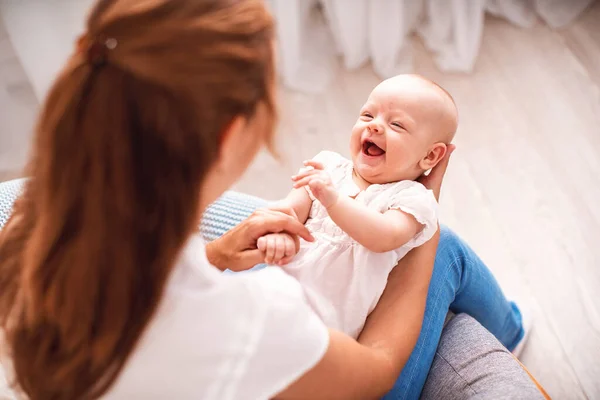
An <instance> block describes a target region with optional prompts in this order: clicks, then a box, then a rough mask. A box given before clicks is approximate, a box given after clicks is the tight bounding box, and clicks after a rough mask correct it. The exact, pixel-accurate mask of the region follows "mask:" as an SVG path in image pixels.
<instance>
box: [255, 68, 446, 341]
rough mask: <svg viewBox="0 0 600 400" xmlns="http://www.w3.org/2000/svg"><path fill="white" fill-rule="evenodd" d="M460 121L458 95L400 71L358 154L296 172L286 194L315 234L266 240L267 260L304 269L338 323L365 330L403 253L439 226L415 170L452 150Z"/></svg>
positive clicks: (306, 282) (375, 105)
mask: <svg viewBox="0 0 600 400" xmlns="http://www.w3.org/2000/svg"><path fill="white" fill-rule="evenodd" d="M456 128H457V110H456V106H455V104H454V101H453V99H452V97H451V96H450V95H449V94H448V92H446V91H445V90H444V89H442V88H441V87H439V86H438V85H436V84H435V83H433V82H431V81H429V80H427V79H425V78H423V77H420V76H417V75H400V76H396V77H394V78H391V79H388V80H385V81H383V82H382V83H381V84H379V85H378V86H377V87H375V89H373V91H372V92H371V94H370V96H369V98H368V99H367V102H366V103H365V105H364V106H363V107H362V109H361V111H360V116H359V117H358V120H357V121H356V124H355V125H354V127H353V128H352V135H351V137H350V154H351V157H352V160H348V159H346V158H344V157H342V156H341V155H339V154H337V153H333V152H330V151H323V152H321V153H319V154H318V155H317V156H316V157H315V158H314V159H312V160H310V161H306V162H305V163H304V164H305V168H303V169H301V170H300V172H299V173H298V174H297V175H295V176H293V177H292V180H293V181H294V189H293V190H292V191H291V192H290V194H289V195H288V196H287V197H286V199H285V200H283V201H282V202H283V203H284V205H285V206H289V207H291V208H292V209H293V210H294V211H295V213H296V216H297V217H298V220H300V221H301V222H303V223H305V225H306V226H307V227H308V229H309V230H310V231H311V233H312V234H313V236H314V237H315V239H316V240H315V241H314V242H312V243H309V242H305V241H301V243H300V248H299V251H298V253H297V254H295V253H296V246H295V243H294V240H293V239H292V237H291V236H289V235H287V234H285V233H275V234H269V235H266V236H263V237H261V238H260V239H259V240H258V243H257V246H258V248H259V249H261V250H262V251H264V252H265V254H266V260H265V261H266V262H267V263H270V264H277V265H279V266H280V267H281V268H283V269H284V270H285V271H286V272H287V273H289V274H290V275H292V276H294V277H295V278H297V279H298V280H299V281H300V282H301V283H302V285H303V287H304V289H305V291H306V295H307V298H308V300H309V302H310V303H311V305H312V306H313V308H314V309H315V311H316V312H317V313H318V314H319V315H320V317H321V318H322V319H323V321H324V322H325V323H326V324H327V325H328V326H329V327H331V328H336V329H338V330H341V331H343V332H345V333H347V334H349V335H351V336H353V337H355V338H356V337H358V335H359V334H360V332H361V330H362V328H363V326H364V323H365V320H366V318H367V316H368V315H369V313H370V312H371V311H372V310H373V309H374V308H375V305H376V304H377V302H378V300H379V298H380V297H381V294H382V292H383V289H384V288H385V285H386V282H387V278H388V275H389V273H390V272H391V270H392V269H393V268H394V266H395V265H396V264H397V263H398V261H399V260H400V259H401V258H402V257H404V256H405V255H406V253H408V251H409V250H410V249H412V248H414V247H417V246H420V245H421V244H423V243H425V242H426V241H428V240H429V239H430V238H431V237H432V236H433V235H434V233H435V231H436V230H437V223H438V222H437V205H438V204H437V202H436V200H435V198H434V196H433V193H432V192H431V191H429V190H427V189H426V188H425V187H424V186H423V185H421V184H420V183H418V182H416V181H415V180H416V179H417V178H418V177H420V176H421V175H422V174H423V173H424V172H425V171H427V170H429V169H431V168H433V167H435V165H436V164H437V163H438V162H439V161H440V160H441V159H442V158H443V157H444V155H445V154H446V151H447V145H448V144H449V143H450V141H451V140H452V138H453V136H454V133H455V132H456Z"/></svg>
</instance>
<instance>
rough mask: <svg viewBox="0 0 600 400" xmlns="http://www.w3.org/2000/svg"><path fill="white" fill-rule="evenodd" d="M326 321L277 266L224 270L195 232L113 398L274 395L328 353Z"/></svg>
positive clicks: (109, 395)
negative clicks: (246, 270) (236, 271)
mask: <svg viewBox="0 0 600 400" xmlns="http://www.w3.org/2000/svg"><path fill="white" fill-rule="evenodd" d="M328 344H329V334H328V331H327V328H326V327H325V325H324V324H323V323H322V322H321V321H320V319H319V318H318V317H317V315H315V313H314V312H313V311H312V310H311V308H310V306H309V305H308V303H307V301H306V299H305V297H304V294H303V292H302V289H301V287H300V285H299V284H298V282H297V281H296V280H294V279H293V278H291V277H289V276H287V275H286V274H285V273H284V272H282V271H281V270H277V269H265V270H262V271H257V272H249V273H244V274H232V275H223V274H222V273H221V272H220V271H218V270H217V269H216V268H215V267H213V266H212V265H210V264H209V262H208V260H207V259H206V255H205V251H204V243H203V242H202V240H201V239H200V238H198V237H193V238H192V239H190V241H189V243H188V244H187V246H186V248H185V250H184V251H183V254H182V256H181V259H180V261H179V263H178V265H177V266H176V268H175V270H174V272H173V274H172V276H171V278H170V281H169V283H168V286H167V288H166V292H165V294H164V298H163V299H162V301H161V304H160V307H159V309H158V311H157V313H156V315H155V316H154V318H153V319H152V321H151V322H150V324H149V326H148V327H147V330H146V331H145V333H144V334H143V335H142V337H141V339H140V341H139V343H138V345H137V348H136V349H135V351H134V353H133V354H132V356H131V357H130V358H129V360H128V361H127V364H126V366H125V368H124V369H123V371H122V372H121V374H120V376H119V377H118V378H117V381H116V382H115V384H114V385H113V386H112V387H111V389H110V390H109V392H108V393H107V395H106V398H108V399H218V400H225V399H236V400H237V399H268V398H271V397H273V396H274V395H276V394H277V393H279V392H281V391H282V390H283V389H285V388H286V387H287V386H289V384H291V383H292V382H294V381H295V380H296V379H298V378H299V377H300V376H301V375H303V374H304V373H305V372H306V371H307V370H309V369H310V368H312V367H313V366H314V365H315V364H317V363H318V361H319V360H320V359H321V358H322V357H323V354H324V353H325V351H326V350H327V346H328Z"/></svg>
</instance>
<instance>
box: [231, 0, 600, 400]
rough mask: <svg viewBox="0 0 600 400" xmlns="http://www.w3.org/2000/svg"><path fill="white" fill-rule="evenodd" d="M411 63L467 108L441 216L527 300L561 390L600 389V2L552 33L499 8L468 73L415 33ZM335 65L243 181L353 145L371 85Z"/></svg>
mask: <svg viewBox="0 0 600 400" xmlns="http://www.w3.org/2000/svg"><path fill="white" fill-rule="evenodd" d="M415 67H416V72H418V73H421V74H424V75H426V76H428V77H430V78H432V79H433V80H435V81H437V82H438V83H440V84H441V85H442V86H444V87H445V88H446V89H448V90H449V91H450V92H451V93H452V94H453V95H454V97H455V99H456V100H457V103H458V106H459V109H460V126H459V133H458V135H457V139H456V143H457V146H458V148H457V151H456V152H455V155H454V156H453V160H452V163H451V167H450V170H449V172H448V177H447V179H446V181H445V186H444V189H443V196H442V199H441V204H442V220H443V222H445V223H446V224H448V225H450V226H451V227H452V228H454V229H455V230H456V231H457V232H459V233H460V234H461V235H462V236H463V237H464V238H465V239H466V240H467V241H468V242H469V243H470V244H471V245H472V246H473V247H474V248H475V249H476V250H477V252H478V253H479V254H480V255H481V257H482V258H483V259H484V261H486V262H487V263H488V265H489V266H490V268H491V269H492V270H493V271H494V273H495V274H496V276H497V277H498V279H499V280H500V282H501V284H502V286H503V287H504V288H505V291H506V293H507V294H508V295H509V296H510V297H514V298H517V299H519V298H520V299H525V300H526V301H527V302H528V303H529V304H530V305H531V314H532V315H533V317H534V329H533V331H532V335H531V338H530V342H529V345H528V347H527V348H526V350H525V353H524V355H523V360H524V363H525V364H526V365H527V366H528V367H529V368H530V370H531V371H532V373H533V374H534V375H535V376H536V377H537V378H538V379H539V380H540V382H541V383H542V384H543V385H544V386H545V387H546V388H547V390H548V392H549V393H550V395H551V396H552V397H554V398H556V399H581V398H586V397H587V398H590V399H600V296H599V295H598V292H599V291H600V201H599V200H598V199H600V158H599V157H598V154H600V3H596V5H595V6H594V7H593V8H592V9H591V10H590V11H589V12H588V13H587V14H586V15H584V16H583V17H582V18H581V19H580V20H579V21H577V22H576V23H575V24H574V25H572V26H571V27H569V28H568V29H565V30H563V31H559V32H554V31H552V30H550V29H549V28H547V27H545V26H541V25H540V26H536V27H535V28H533V29H530V30H521V29H519V28H516V27H514V26H511V25H509V24H508V23H506V22H503V21H500V20H495V19H490V20H489V21H488V23H487V24H486V30H485V36H484V40H483V45H482V49H481V55H480V57H479V59H478V62H477V66H476V70H475V72H474V73H473V74H472V75H459V74H456V75H450V74H443V73H440V72H439V71H438V70H437V69H436V68H435V66H434V64H433V62H432V60H431V57H430V56H429V55H428V54H427V52H426V51H425V50H424V49H423V47H422V46H421V45H420V44H418V43H417V45H416V57H415ZM378 81H379V80H378V78H377V77H376V76H374V74H373V73H372V71H371V70H370V68H369V67H365V68H363V69H362V70H360V71H356V72H345V71H340V72H339V74H338V78H337V80H336V81H335V82H334V84H333V85H332V86H331V88H330V89H329V90H328V91H327V92H326V93H323V94H321V95H305V94H299V93H293V92H290V91H287V90H282V91H281V108H282V109H281V126H280V134H279V142H280V145H279V149H280V152H281V153H282V159H283V160H285V161H284V162H282V163H277V162H275V161H274V160H272V159H270V158H269V157H268V156H266V155H261V156H260V157H259V159H258V160H257V161H256V162H255V163H254V165H253V166H252V167H251V169H250V171H249V172H248V174H247V175H246V176H245V177H244V178H243V179H242V180H241V182H239V184H238V185H237V188H238V189H239V190H243V191H245V192H249V193H253V194H256V195H259V196H263V197H265V196H266V197H268V198H273V199H274V198H278V197H281V196H283V195H284V194H285V193H286V192H287V190H288V189H289V187H290V180H289V176H290V175H291V174H292V173H293V172H294V171H295V170H296V169H297V168H298V166H299V165H300V163H301V161H302V160H304V159H306V158H309V157H312V156H313V155H315V154H316V153H317V152H318V151H319V150H321V149H329V150H335V151H338V152H341V153H343V154H347V147H348V138H349V134H350V127H351V126H352V125H353V123H354V121H355V119H356V118H357V115H358V114H357V113H358V110H359V108H360V106H361V105H362V103H363V102H364V100H365V99H366V97H367V95H368V93H369V91H370V90H371V88H372V87H373V86H374V85H375V84H377V83H378Z"/></svg>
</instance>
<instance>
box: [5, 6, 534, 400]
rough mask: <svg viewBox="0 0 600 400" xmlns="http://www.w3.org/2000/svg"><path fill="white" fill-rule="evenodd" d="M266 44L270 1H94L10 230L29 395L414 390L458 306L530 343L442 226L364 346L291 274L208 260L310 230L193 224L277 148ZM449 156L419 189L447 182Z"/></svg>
mask: <svg viewBox="0 0 600 400" xmlns="http://www.w3.org/2000/svg"><path fill="white" fill-rule="evenodd" d="M272 40H273V22H272V20H271V17H270V16H269V14H268V13H267V11H266V10H265V8H264V5H263V4H262V2H261V1H259V0H237V1H234V0H210V1H209V0H205V1H201V2H200V1H196V0H179V1H173V0H146V1H143V2H134V1H131V0H103V1H99V2H98V4H97V5H96V7H95V8H94V10H93V12H92V13H91V16H90V18H89V21H88V25H87V33H86V35H84V36H83V37H82V39H81V40H80V43H79V46H78V51H77V52H76V53H75V54H74V55H73V56H72V57H71V59H70V60H69V62H68V64H67V66H66V67H65V69H64V70H63V72H62V74H61V75H60V76H59V78H58V79H57V81H56V82H55V84H54V87H53V88H52V90H51V92H50V94H49V96H48V99H47V100H46V103H45V105H44V108H43V110H42V114H41V117H40V120H39V124H38V128H37V135H36V141H35V144H34V154H33V157H32V160H31V161H32V162H31V164H30V165H31V171H30V175H31V176H32V179H31V180H30V181H29V183H28V185H27V187H26V189H25V192H24V194H23V196H22V197H21V199H20V200H19V201H18V204H16V206H15V211H14V214H13V216H12V218H11V220H10V221H9V222H8V224H7V226H6V228H5V229H4V230H3V231H2V232H1V233H0V260H1V261H0V324H1V326H2V329H3V332H4V338H3V340H4V346H3V347H4V348H5V349H6V353H7V354H6V356H7V357H9V359H10V365H11V369H12V371H13V372H14V374H13V375H14V378H15V379H14V381H15V385H16V387H17V388H18V389H19V390H21V391H22V392H24V393H25V394H26V395H27V396H29V397H30V398H32V399H73V398H97V397H100V396H103V395H106V396H107V397H109V398H177V399H185V398H203V399H204V398H206V399H228V398H229V399H244V398H246V399H256V398H271V397H278V398H282V399H287V398H290V399H293V398H311V399H318V398H324V399H334V398H341V399H345V398H361V399H362V398H376V397H380V396H383V395H385V394H386V393H387V392H388V391H389V390H390V389H392V388H393V390H392V392H390V394H389V395H390V396H394V398H400V397H407V398H415V397H418V395H419V393H420V390H421V387H422V385H423V382H424V380H425V378H426V376H427V372H428V369H429V366H430V364H431V360H432V358H433V354H434V351H435V348H436V345H437V342H438V340H439V337H440V332H441V329H442V325H443V320H444V317H445V314H446V313H447V311H448V308H449V307H450V306H452V307H454V308H456V309H457V310H459V311H468V312H470V313H471V314H473V315H474V316H475V317H478V315H477V313H478V311H481V310H485V309H487V310H488V311H489V310H490V309H492V310H494V315H496V316H497V317H498V318H495V319H494V320H489V321H486V320H485V319H483V320H482V322H483V323H484V325H485V326H486V327H487V328H488V329H490V330H491V331H492V333H494V334H495V335H496V336H498V337H499V338H500V339H501V340H502V341H503V343H504V344H505V345H507V346H509V347H511V346H514V345H515V344H516V342H518V341H519V340H520V338H521V337H522V335H523V332H522V329H521V323H520V316H519V314H518V311H517V310H516V309H515V310H513V309H512V307H511V304H510V303H509V302H507V301H506V299H505V298H504V296H503V295H502V293H501V291H500V289H499V287H498V285H497V283H496V282H495V280H494V279H493V277H492V276H491V275H490V273H489V271H488V270H487V269H486V268H485V266H484V265H483V264H482V263H481V261H480V260H479V259H478V258H477V257H476V256H475V255H474V254H473V253H472V252H471V251H470V250H469V249H468V248H467V247H466V246H465V245H464V244H462V243H461V242H460V241H459V239H458V238H456V237H455V236H454V235H453V234H452V233H450V232H448V231H442V234H441V239H439V236H440V235H439V234H438V235H436V236H435V237H434V239H432V240H431V241H430V242H428V243H427V244H425V245H423V246H422V247H420V248H419V249H418V250H416V251H413V252H412V253H411V254H409V255H408V256H407V257H405V258H404V259H403V260H402V262H401V265H399V267H398V268H396V269H395V270H394V272H393V273H392V275H391V276H390V279H389V284H388V287H387V289H386V292H385V293H384V295H383V297H382V298H381V300H380V302H379V304H378V306H377V308H376V310H375V311H374V312H373V313H372V314H371V315H370V317H369V320H368V321H367V324H366V326H365V328H364V331H363V332H362V334H361V336H360V338H359V339H358V341H355V340H353V339H351V338H349V337H347V336H345V335H343V334H342V333H339V332H336V331H333V330H327V328H326V327H325V326H324V325H323V324H322V322H321V321H320V320H319V319H318V318H317V317H316V316H315V314H313V312H312V310H311V309H310V308H309V306H308V305H307V303H306V302H305V300H304V297H303V295H302V291H301V288H300V287H299V284H298V283H297V282H296V281H294V280H293V279H292V278H290V277H288V276H286V275H285V274H284V273H283V272H282V271H280V270H277V269H268V270H263V271H259V272H256V273H252V274H237V275H236V274H234V275H224V274H220V273H218V272H217V269H215V268H214V267H213V266H212V265H210V264H209V261H210V263H211V264H213V265H214V266H216V267H217V268H218V269H221V270H223V269H225V268H229V269H233V270H237V271H241V270H245V269H248V268H250V267H251V266H253V265H254V264H256V263H257V262H259V261H260V260H261V259H262V258H263V257H264V255H263V254H261V253H260V252H259V251H258V250H257V249H256V239H257V238H258V237H260V236H262V235H264V234H265V233H268V232H280V231H286V232H288V233H290V234H292V235H296V236H300V237H303V238H305V239H307V240H310V234H309V233H308V231H307V230H306V228H305V227H304V226H302V225H301V224H299V223H298V222H297V220H295V219H294V218H292V217H290V216H289V215H288V214H289V211H288V210H264V211H258V212H256V213H255V214H254V215H253V216H251V217H250V218H249V219H248V220H247V221H245V222H244V223H242V224H241V225H240V226H238V227H237V228H236V229H234V230H232V231H231V232H229V233H228V234H226V235H225V236H224V237H223V238H221V239H219V240H217V241H215V242H213V243H211V244H209V245H208V246H207V247H206V248H205V245H204V244H203V242H202V241H201V240H200V239H199V238H198V237H197V236H196V234H195V232H196V229H197V221H198V220H199V219H200V216H201V214H202V212H203V210H204V209H205V208H206V207H207V205H208V204H210V203H211V202H212V201H214V200H215V199H217V197H218V196H219V195H221V194H222V193H223V192H224V191H225V190H226V189H227V188H228V187H229V186H230V185H231V184H233V182H234V181H235V180H236V179H237V178H238V177H239V176H240V175H241V174H242V173H243V171H244V170H245V169H246V167H247V166H248V164H249V163H250V161H251V160H252V159H253V158H254V156H255V154H256V152H257V151H258V149H259V148H260V147H261V146H262V145H263V144H266V145H267V146H270V145H271V141H272V133H273V122H274V114H275V111H274V102H275V101H274V99H273V92H274V77H275V72H274V67H273V46H272ZM447 162H448V159H446V160H444V162H443V163H441V165H440V167H439V168H437V169H436V170H435V171H433V172H432V174H431V175H430V176H429V177H428V178H426V179H425V180H424V182H423V183H424V184H425V185H427V186H428V187H430V188H432V189H433V190H434V191H435V193H436V194H439V187H440V184H441V179H442V176H443V174H444V171H445V168H446V165H447ZM438 239H439V240H440V247H439V249H438V256H437V259H436V263H435V269H434V268H433V267H434V258H435V253H436V246H437V244H438ZM432 270H434V272H433V278H432ZM430 280H431V285H430ZM428 288H429V297H428V298H427V293H428ZM426 298H427V312H426V313H425V316H424V310H425V303H426ZM482 315H483V314H482ZM421 325H423V329H422V333H421V335H420V336H419V332H420V330H421ZM417 339H418V342H417ZM415 343H417V345H416V347H415ZM413 348H415V350H414V351H413ZM411 352H412V355H411ZM409 357H410V359H409ZM401 372H402V375H401V376H400V378H399V379H398V380H397V377H398V376H399V375H400V373H401ZM396 380H397V382H396ZM394 382H396V386H394Z"/></svg>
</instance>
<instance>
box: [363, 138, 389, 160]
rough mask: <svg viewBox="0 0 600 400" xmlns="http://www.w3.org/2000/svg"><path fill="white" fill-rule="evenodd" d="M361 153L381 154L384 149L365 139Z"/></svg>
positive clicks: (369, 154) (373, 155) (374, 155)
mask: <svg viewBox="0 0 600 400" xmlns="http://www.w3.org/2000/svg"><path fill="white" fill-rule="evenodd" d="M362 151H363V154H365V155H367V156H371V157H377V156H382V155H384V154H385V150H383V149H382V148H381V147H379V146H377V145H376V144H375V143H373V142H371V141H370V140H365V141H364V142H363V146H362Z"/></svg>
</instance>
